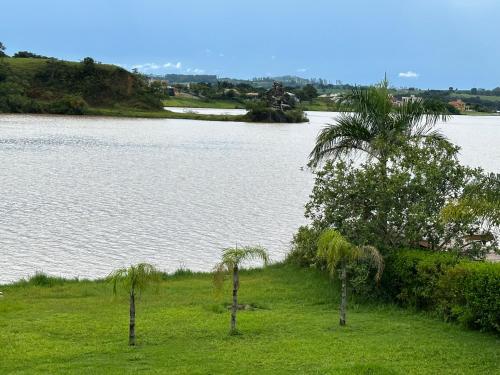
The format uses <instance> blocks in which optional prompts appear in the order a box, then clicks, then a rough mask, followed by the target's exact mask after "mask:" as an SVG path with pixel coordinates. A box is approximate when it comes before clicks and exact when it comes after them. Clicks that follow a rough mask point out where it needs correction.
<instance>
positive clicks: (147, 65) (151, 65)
mask: <svg viewBox="0 0 500 375" xmlns="http://www.w3.org/2000/svg"><path fill="white" fill-rule="evenodd" d="M132 68H133V69H139V70H144V71H147V70H156V69H160V68H161V66H160V65H158V64H156V63H145V64H136V65H132Z"/></svg>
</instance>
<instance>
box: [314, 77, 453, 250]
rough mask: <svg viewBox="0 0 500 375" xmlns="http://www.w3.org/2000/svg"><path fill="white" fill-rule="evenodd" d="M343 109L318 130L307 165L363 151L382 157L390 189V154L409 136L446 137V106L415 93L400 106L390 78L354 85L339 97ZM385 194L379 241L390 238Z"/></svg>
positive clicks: (384, 183)
mask: <svg viewBox="0 0 500 375" xmlns="http://www.w3.org/2000/svg"><path fill="white" fill-rule="evenodd" d="M340 102H341V104H342V105H343V107H344V108H345V111H343V112H341V113H340V115H339V117H338V119H337V122H336V123H335V124H330V125H328V126H326V127H325V128H324V129H323V130H322V131H321V132H320V133H319V135H318V137H317V139H316V145H315V146H314V148H313V150H312V151H311V153H310V155H309V158H310V162H309V166H311V167H316V166H318V164H319V163H321V162H322V161H323V160H325V159H327V158H332V159H333V160H336V159H339V158H341V157H342V156H348V155H352V154H356V153H360V152H361V153H364V154H366V155H367V156H368V158H369V159H372V160H373V159H375V160H376V161H377V162H378V165H379V167H380V171H381V177H380V187H381V191H386V186H387V183H388V182H387V166H388V162H389V158H390V156H391V155H392V154H393V153H395V152H397V151H398V149H399V148H400V146H403V145H405V144H407V143H408V142H409V141H411V140H418V139H422V138H425V137H431V138H433V139H436V140H445V137H444V136H443V135H442V134H441V133H440V132H438V131H436V130H434V127H435V125H436V123H437V122H438V121H439V120H442V121H446V120H447V119H448V115H446V113H447V110H446V107H445V106H444V105H443V104H441V103H438V102H436V101H433V100H424V99H421V98H415V99H412V100H409V101H406V102H403V103H400V105H397V106H396V105H394V104H393V98H392V96H391V95H390V92H389V82H388V81H387V79H384V80H383V81H382V82H381V83H380V84H379V85H377V86H373V87H369V88H359V87H355V88H354V89H352V91H351V93H349V94H346V95H344V96H343V97H341V99H340ZM389 210H390V209H389V207H388V203H387V197H385V196H381V197H380V202H379V203H378V222H379V228H380V237H381V240H382V241H384V242H385V243H388V242H389V240H388V220H387V212H388V211H389Z"/></svg>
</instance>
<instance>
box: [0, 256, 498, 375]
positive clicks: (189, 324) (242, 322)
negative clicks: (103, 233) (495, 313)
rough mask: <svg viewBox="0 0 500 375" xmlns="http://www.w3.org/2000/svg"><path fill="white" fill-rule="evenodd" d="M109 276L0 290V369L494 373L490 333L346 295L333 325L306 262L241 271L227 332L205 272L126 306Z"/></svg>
mask: <svg viewBox="0 0 500 375" xmlns="http://www.w3.org/2000/svg"><path fill="white" fill-rule="evenodd" d="M111 289H112V288H111V286H110V285H109V284H106V283H103V282H87V281H85V282H66V283H62V284H58V283H56V285H53V286H51V287H47V286H34V285H24V286H23V285H18V286H4V287H1V288H0V290H1V291H3V293H4V296H3V297H2V298H1V299H0V329H1V331H2V335H0V358H1V361H0V373H2V374H4V373H5V374H28V373H29V374H34V373H35V374H36V373H40V374H47V373H50V374H60V373H64V374H67V373H71V374H88V373H92V374H127V373H139V372H141V373H147V374H166V373H169V374H170V373H175V374H177V373H180V374H207V373H212V374H215V373H231V374H238V373H242V374H248V373H262V374H264V373H265V374H279V373H283V374H285V373H311V374H326V373H332V374H469V373H474V374H494V373H498V368H499V365H500V363H499V350H500V343H499V340H498V338H496V337H494V336H491V335H488V334H482V333H479V332H474V331H465V330H463V329H462V328H460V327H458V326H456V325H452V324H447V323H443V322H440V321H438V320H434V319H432V318H430V317H426V316H424V315H421V314H416V313H412V312H409V311H407V310H401V309H398V308H396V307H392V306H381V305H378V306H377V305H368V304H366V305H364V304H353V303H351V306H350V311H349V313H348V326H347V327H346V328H342V329H341V328H340V327H339V326H338V314H337V305H338V292H337V290H336V289H335V288H334V287H332V285H331V283H330V281H329V280H328V278H327V277H326V276H325V275H324V274H320V273H318V272H316V271H314V270H312V269H298V268H294V267H291V266H274V267H271V268H268V269H266V270H253V271H246V272H243V273H242V275H241V289H240V295H241V302H242V303H245V304H251V305H253V306H254V307H255V308H254V310H251V311H242V312H240V313H239V329H240V331H241V332H242V334H241V335H239V336H228V334H227V332H228V328H229V313H228V312H227V310H226V308H225V306H226V305H228V304H229V301H230V292H229V290H226V291H225V293H224V298H223V299H222V300H217V299H216V296H215V295H214V294H213V287H212V284H211V276H210V275H207V274H194V275H191V274H184V275H182V274H181V275H178V276H173V277H169V278H168V279H167V280H165V281H163V282H162V284H161V285H160V287H159V288H158V290H157V291H155V290H154V289H151V290H149V291H146V292H145V293H144V294H143V295H142V296H141V298H140V300H139V302H138V306H137V310H138V311H137V314H138V315H137V334H138V344H139V345H138V346H137V347H135V348H129V347H128V346H127V334H128V331H127V329H128V299H127V296H126V294H125V293H122V294H121V295H119V297H116V298H113V296H112V290H111Z"/></svg>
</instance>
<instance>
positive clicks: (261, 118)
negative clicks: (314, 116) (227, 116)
mask: <svg viewBox="0 0 500 375" xmlns="http://www.w3.org/2000/svg"><path fill="white" fill-rule="evenodd" d="M246 109H247V110H248V113H247V114H246V115H245V117H246V119H247V120H248V121H252V122H281V123H294V122H306V121H307V118H306V116H305V115H304V112H303V111H301V110H298V109H294V110H288V111H278V110H276V109H274V108H271V107H269V106H268V105H267V103H266V102H264V101H261V100H255V101H250V102H248V103H247V105H246Z"/></svg>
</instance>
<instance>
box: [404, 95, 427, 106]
mask: <svg viewBox="0 0 500 375" xmlns="http://www.w3.org/2000/svg"><path fill="white" fill-rule="evenodd" d="M421 101H422V98H420V97H418V96H415V95H410V96H403V97H402V98H401V102H402V103H403V104H406V103H419V102H421Z"/></svg>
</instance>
